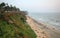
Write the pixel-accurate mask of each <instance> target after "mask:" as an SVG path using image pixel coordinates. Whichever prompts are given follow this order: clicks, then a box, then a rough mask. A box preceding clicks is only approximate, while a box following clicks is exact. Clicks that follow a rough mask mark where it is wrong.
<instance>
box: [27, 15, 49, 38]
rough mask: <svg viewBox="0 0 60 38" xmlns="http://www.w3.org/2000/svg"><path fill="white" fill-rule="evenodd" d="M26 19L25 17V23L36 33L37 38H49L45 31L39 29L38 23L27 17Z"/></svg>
mask: <svg viewBox="0 0 60 38" xmlns="http://www.w3.org/2000/svg"><path fill="white" fill-rule="evenodd" d="M26 17H27V20H26V21H27V23H28V24H29V26H30V27H31V29H32V30H33V31H34V32H35V33H36V35H37V38H49V36H48V33H47V32H46V31H45V30H43V29H40V28H39V25H38V23H36V21H34V19H32V18H31V17H29V16H26Z"/></svg>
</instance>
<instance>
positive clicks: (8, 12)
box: [0, 3, 36, 38]
mask: <svg viewBox="0 0 60 38" xmlns="http://www.w3.org/2000/svg"><path fill="white" fill-rule="evenodd" d="M25 15H27V13H26V11H20V10H19V8H16V7H15V6H14V7H13V6H12V5H11V6H9V5H8V4H5V3H1V4H0V38H36V35H35V33H34V31H33V30H32V29H31V28H30V27H29V25H28V24H27V22H26V16H25Z"/></svg>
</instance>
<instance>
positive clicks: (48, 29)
mask: <svg viewBox="0 0 60 38" xmlns="http://www.w3.org/2000/svg"><path fill="white" fill-rule="evenodd" d="M27 20H28V21H27V23H28V24H29V25H30V27H31V24H32V23H33V25H34V26H35V27H37V28H39V29H40V30H41V31H44V32H45V34H46V36H47V37H46V38H60V31H59V30H57V29H55V27H53V26H52V25H49V24H48V23H44V22H38V21H36V20H34V19H33V18H31V17H29V16H27ZM29 22H30V23H29ZM31 28H32V27H31ZM32 30H34V29H32ZM37 35H38V34H37ZM41 35H42V34H41Z"/></svg>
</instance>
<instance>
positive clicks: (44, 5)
mask: <svg viewBox="0 0 60 38" xmlns="http://www.w3.org/2000/svg"><path fill="white" fill-rule="evenodd" d="M1 2H5V3H8V4H12V5H13V6H16V7H18V8H20V9H21V10H25V11H28V12H39V13H41V12H43V13H45V12H60V0H0V3H1Z"/></svg>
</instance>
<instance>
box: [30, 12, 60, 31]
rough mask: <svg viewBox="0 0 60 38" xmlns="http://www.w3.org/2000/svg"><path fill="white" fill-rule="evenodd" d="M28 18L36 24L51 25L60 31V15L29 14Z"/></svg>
mask: <svg viewBox="0 0 60 38" xmlns="http://www.w3.org/2000/svg"><path fill="white" fill-rule="evenodd" d="M29 16H30V17H32V18H33V19H35V20H36V21H38V22H40V21H42V22H45V23H48V24H51V25H52V26H54V27H55V28H57V29H58V30H60V13H29Z"/></svg>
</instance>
